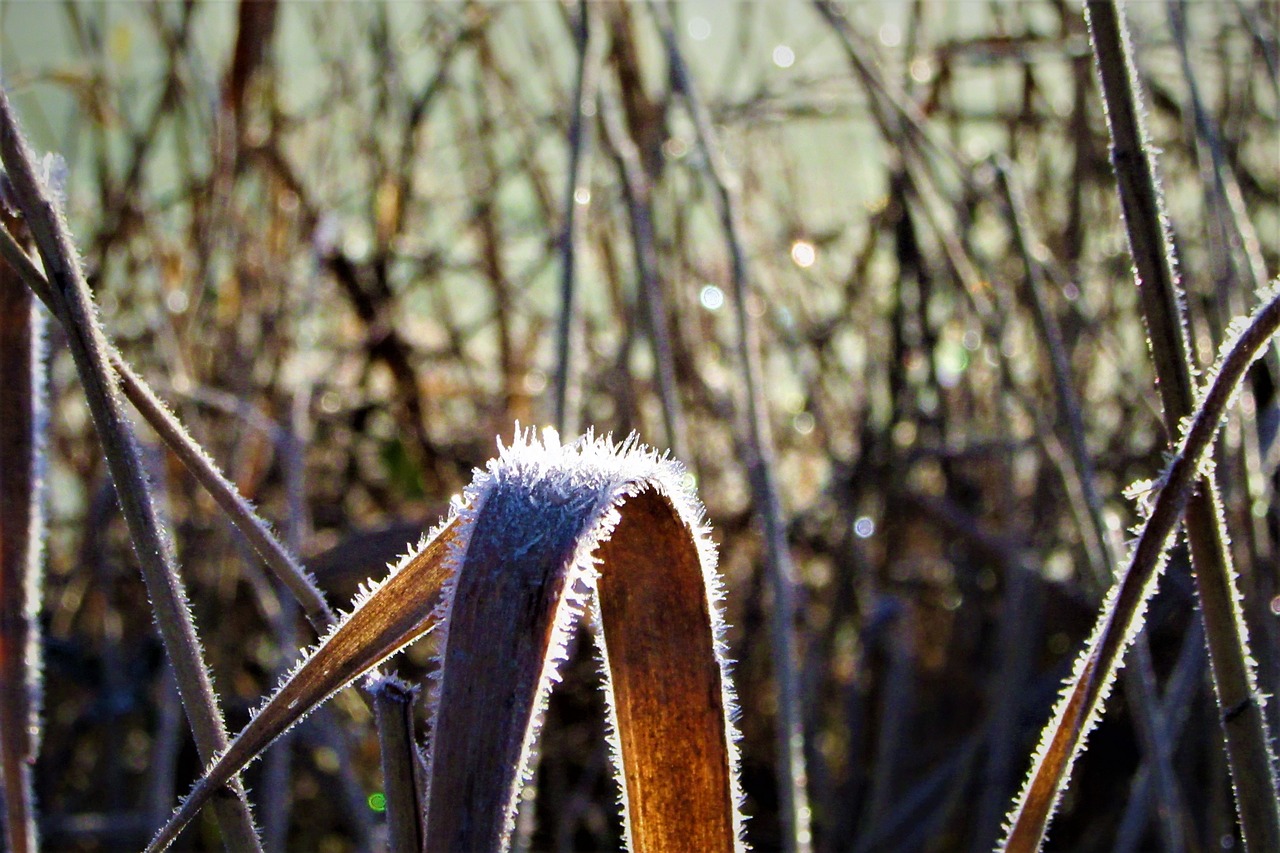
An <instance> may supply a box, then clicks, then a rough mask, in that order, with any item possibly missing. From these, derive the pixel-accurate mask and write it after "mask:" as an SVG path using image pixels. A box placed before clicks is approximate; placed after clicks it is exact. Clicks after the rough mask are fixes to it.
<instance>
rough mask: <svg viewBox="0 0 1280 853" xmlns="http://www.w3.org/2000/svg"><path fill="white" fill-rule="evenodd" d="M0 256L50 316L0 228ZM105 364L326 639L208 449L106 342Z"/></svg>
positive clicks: (33, 273) (268, 535)
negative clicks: (207, 451) (205, 448)
mask: <svg viewBox="0 0 1280 853" xmlns="http://www.w3.org/2000/svg"><path fill="white" fill-rule="evenodd" d="M0 256H2V257H3V258H4V259H5V260H6V261H8V262H9V264H10V265H11V266H13V268H14V269H15V270H17V271H18V274H19V275H20V276H21V278H22V280H23V281H24V282H26V284H27V286H28V287H30V288H31V290H32V292H34V293H35V295H36V296H37V297H39V299H40V301H41V302H43V303H44V304H45V307H47V308H48V309H49V310H50V311H52V310H53V309H54V297H53V293H52V291H51V289H50V287H49V282H48V280H47V279H46V278H45V277H44V274H43V273H42V272H40V270H39V269H37V268H36V266H35V265H34V264H33V263H32V262H31V259H30V258H28V257H27V255H26V253H25V252H23V251H22V248H21V247H20V246H19V245H18V244H17V243H16V242H14V240H13V237H12V236H10V234H9V233H8V232H7V231H6V230H4V228H2V227H0ZM105 345H106V353H107V359H108V360H109V361H110V362H111V368H112V369H113V370H114V371H115V372H116V376H117V377H118V378H119V380H120V387H121V390H123V391H124V394H125V396H126V397H128V398H129V402H131V403H132V404H133V407H134V408H135V409H136V410H137V411H138V414H140V415H141V416H142V417H143V419H144V420H145V421H146V422H147V423H148V424H149V425H150V426H151V428H152V429H154V430H155V431H156V435H158V436H159V437H160V440H161V441H163V442H164V443H165V446H167V447H168V448H169V449H170V450H171V451H173V454H174V455H175V456H177V457H178V459H179V460H181V461H182V463H183V465H185V466H186V468H187V470H188V471H190V472H191V475H192V476H193V477H195V479H196V482H198V483H199V484H200V485H201V486H202V487H203V488H204V490H205V491H206V492H207V493H208V494H209V496H210V497H212V498H213V500H214V502H216V503H217V504H218V506H219V507H220V508H221V509H222V510H223V512H225V513H226V514H227V518H228V519H230V521H231V523H232V524H234V525H235V527H236V529H237V530H239V531H240V533H241V534H242V535H243V536H244V537H245V539H246V540H248V542H249V544H250V545H251V546H253V549H254V550H255V551H257V552H258V556H260V557H262V559H263V561H264V562H265V563H266V564H267V566H268V567H269V568H270V569H271V570H272V571H273V572H274V573H275V575H276V577H277V578H279V579H280V581H281V583H283V584H284V585H285V586H286V587H288V589H289V592H290V593H292V594H293V597H294V598H295V599H296V600H297V602H298V604H299V605H301V607H302V609H303V612H304V613H305V614H306V617H307V621H309V622H310V623H311V625H312V626H313V627H314V628H315V629H316V633H317V634H319V635H321V636H323V635H324V634H325V633H326V632H328V630H329V629H330V628H331V627H332V626H333V622H334V616H333V611H332V610H331V609H330V607H329V605H328V603H327V602H326V601H325V600H324V595H323V594H322V593H321V592H320V589H319V587H317V586H316V583H315V580H314V579H313V578H312V577H311V575H310V573H309V572H308V571H307V570H306V569H305V568H304V567H303V566H302V564H301V563H300V562H298V560H297V558H296V557H294V556H293V554H292V553H290V551H289V549H288V548H286V547H285V546H284V545H283V544H282V543H281V542H280V540H279V539H278V538H276V536H275V535H274V534H273V533H272V532H271V526H270V525H269V524H268V523H267V522H266V521H265V520H264V519H263V518H262V517H261V516H259V515H258V514H257V512H255V511H254V509H253V507H252V505H250V503H249V502H248V501H247V500H246V499H245V498H244V497H243V496H242V495H241V494H240V492H239V491H238V490H237V489H236V487H235V485H234V484H233V483H232V482H231V481H230V480H228V479H227V478H226V476H225V475H224V474H223V473H222V471H221V470H219V468H218V466H217V464H216V463H215V462H214V461H213V460H212V459H210V458H209V456H208V454H207V453H205V451H204V449H203V448H202V447H201V446H200V445H199V444H198V443H197V442H196V440H195V439H193V438H192V437H191V435H190V433H188V432H187V429H186V427H185V426H183V425H182V422H181V421H180V420H178V418H177V417H175V416H174V415H173V413H172V412H170V411H169V408H168V407H167V406H166V405H165V404H164V402H163V401H162V400H161V399H160V397H159V396H158V395H157V394H156V393H155V391H153V390H152V389H151V387H150V386H148V385H147V383H146V382H145V381H143V379H142V378H141V377H140V376H138V374H137V373H135V372H134V370H133V368H132V367H130V366H129V364H128V363H127V362H126V361H125V360H124V358H123V356H121V355H120V352H119V351H118V350H117V349H116V348H115V347H114V346H113V345H112V344H111V342H110V341H106V342H105Z"/></svg>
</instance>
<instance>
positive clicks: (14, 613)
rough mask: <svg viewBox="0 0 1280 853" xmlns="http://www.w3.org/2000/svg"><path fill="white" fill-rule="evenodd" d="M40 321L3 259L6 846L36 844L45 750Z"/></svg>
mask: <svg viewBox="0 0 1280 853" xmlns="http://www.w3.org/2000/svg"><path fill="white" fill-rule="evenodd" d="M43 354H44V315H43V314H42V313H41V312H40V311H39V310H38V309H37V308H36V306H35V303H34V302H33V300H32V299H31V293H30V291H28V290H27V288H26V287H25V286H24V285H23V284H22V281H21V279H20V278H19V277H18V275H17V274H16V273H15V271H14V270H13V268H12V267H11V266H10V265H8V264H6V263H4V262H3V261H2V260H0V388H2V389H4V391H3V393H4V413H3V417H0V779H2V780H3V785H2V787H0V800H2V801H3V802H4V827H5V840H6V849H8V850H10V851H13V853H34V851H36V850H37V849H39V848H38V843H39V842H38V834H37V832H36V811H35V795H34V791H33V787H32V764H33V762H34V761H35V758H36V753H37V751H38V749H39V732H40V728H39V726H40V704H41V701H40V700H41V694H42V691H43V686H44V685H43V675H44V673H43V667H42V660H41V654H40V620H39V617H40V608H41V586H42V576H43V564H44V537H45V528H44V507H43V499H42V495H43V491H44V490H43V479H44V470H43V469H44V467H45V464H44V459H45V441H44V433H45V425H46V423H47V404H46V400H45V397H46V389H45V385H44V381H43V367H42V360H43Z"/></svg>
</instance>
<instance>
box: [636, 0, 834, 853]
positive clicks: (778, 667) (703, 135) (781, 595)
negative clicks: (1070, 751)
mask: <svg viewBox="0 0 1280 853" xmlns="http://www.w3.org/2000/svg"><path fill="white" fill-rule="evenodd" d="M649 7H650V8H651V9H652V10H653V13H654V16H655V18H656V19H657V21H658V27H659V29H660V30H661V32H662V39H663V42H664V43H665V45H666V48H667V55H668V58H669V62H670V64H671V74H672V78H673V83H674V85H675V87H676V88H677V89H678V91H679V92H680V93H681V95H682V96H683V98H684V101H685V104H686V106H687V107H688V110H689V113H690V116H691V117H692V118H693V124H694V129H695V132H696V134H697V139H698V146H699V148H701V150H702V153H703V156H704V159H705V164H706V175H707V178H708V180H709V181H710V182H711V184H712V186H713V189H714V190H715V192H714V194H713V195H714V198H715V201H716V207H717V210H718V212H719V214H720V221H721V225H722V227H723V228H724V232H725V239H726V240H727V241H728V244H729V254H730V266H731V268H732V277H731V283H732V288H733V297H734V298H733V310H734V321H735V324H736V326H737V331H738V342H737V343H738V362H739V368H740V369H741V371H742V383H743V387H744V394H743V400H742V404H743V407H744V409H745V415H746V418H745V420H746V424H745V426H746V438H747V455H748V458H747V469H748V473H749V475H750V480H751V484H752V490H753V491H754V493H755V499H756V511H757V512H758V513H759V514H760V518H761V521H762V523H763V525H764V545H765V554H766V571H767V574H768V578H769V584H770V587H771V589H772V592H773V609H772V612H771V613H770V621H771V628H772V635H773V636H772V641H773V665H774V677H775V679H776V680H777V691H778V754H777V768H776V773H777V776H778V800H779V811H780V814H781V818H782V825H783V843H784V845H785V846H786V849H787V850H788V851H790V853H806V851H808V850H809V849H810V847H811V845H812V839H811V831H810V810H809V794H808V781H807V775H806V772H805V763H804V729H803V716H802V714H801V710H800V696H801V690H800V675H799V668H798V665H797V654H796V639H795V624H794V623H795V612H796V591H795V588H796V574H795V568H794V566H793V565H792V562H791V553H790V551H789V550H788V547H787V531H786V524H785V521H784V520H783V517H782V503H781V500H780V498H779V495H778V486H777V480H776V477H775V473H774V454H773V439H772V436H771V435H770V430H769V423H768V418H767V412H766V409H765V404H764V392H763V388H762V387H761V381H762V380H761V376H760V373H761V367H760V342H759V337H758V331H757V329H756V326H755V323H754V322H753V321H752V318H751V313H750V311H749V309H748V307H747V303H748V302H749V301H750V300H751V299H753V298H754V297H753V296H752V294H751V285H750V283H749V282H750V276H749V273H748V270H747V254H746V248H745V243H744V241H743V237H742V221H741V206H740V205H739V204H738V201H737V199H736V197H735V190H734V185H733V183H732V179H731V178H730V176H729V173H728V167H727V165H726V164H725V162H724V155H723V153H722V152H721V149H720V146H719V141H718V140H717V139H716V136H715V130H714V128H713V127H712V124H711V116H710V114H709V113H708V112H707V109H706V106H705V105H704V104H703V102H702V101H701V99H700V98H699V97H698V94H697V90H696V89H695V88H694V85H693V78H692V76H691V75H690V73H689V69H688V66H687V65H685V61H684V56H683V54H682V53H681V51H680V45H679V43H678V42H677V41H676V36H675V26H674V23H673V22H672V20H671V13H670V10H669V9H668V8H667V5H666V4H665V3H661V2H651V3H650V4H649Z"/></svg>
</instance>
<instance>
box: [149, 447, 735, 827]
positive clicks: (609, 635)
mask: <svg viewBox="0 0 1280 853" xmlns="http://www.w3.org/2000/svg"><path fill="white" fill-rule="evenodd" d="M715 565H716V557H715V551H714V548H713V546H712V544H711V541H710V538H709V536H708V532H707V528H706V527H705V525H704V523H703V521H702V510H701V507H700V505H699V504H698V502H697V500H696V498H695V497H694V495H693V494H692V492H691V491H690V490H689V489H688V488H687V487H686V486H685V484H684V480H683V469H682V468H681V467H680V465H679V464H678V463H676V462H674V461H672V460H670V459H666V458H662V457H659V456H658V455H657V454H655V453H654V452H652V451H650V450H648V449H645V448H641V447H640V446H638V445H637V444H636V443H635V442H634V441H633V440H632V439H628V440H627V441H625V442H623V443H621V444H615V443H614V442H613V441H612V440H610V439H608V438H606V439H596V438H594V437H593V436H591V435H590V434H588V435H587V436H585V437H583V438H581V439H579V440H578V441H575V442H573V443H570V444H564V445H562V444H561V443H560V441H559V438H558V436H557V435H556V433H555V432H554V431H551V430H547V431H545V432H544V433H543V434H542V436H541V438H538V437H535V436H534V434H533V433H532V432H520V431H519V430H517V437H516V440H515V441H514V443H513V444H512V446H510V447H506V448H501V452H500V454H499V456H498V458H497V459H496V460H494V461H492V462H490V463H489V466H488V469H487V470H486V471H483V472H479V473H477V476H476V478H475V480H474V481H473V482H472V484H471V486H470V487H469V488H468V489H467V490H466V491H465V492H464V493H463V496H462V498H461V499H460V500H459V501H457V502H455V505H454V508H453V510H452V511H451V513H450V516H449V518H447V519H446V520H445V521H444V522H442V524H441V525H440V526H439V527H438V528H437V529H436V530H435V531H434V532H433V533H432V534H431V535H429V536H428V537H427V538H426V539H425V540H424V543H423V544H422V545H421V546H420V547H419V549H418V550H417V551H416V552H415V553H412V554H410V555H408V556H406V557H405V558H404V559H403V560H402V561H401V564H400V565H399V566H398V567H397V568H396V569H395V570H393V572H392V574H391V575H390V576H389V577H388V578H387V580H385V581H384V582H383V583H382V584H381V585H379V586H378V587H376V588H375V589H373V590H372V591H369V592H367V593H365V594H364V595H362V596H361V598H360V599H358V601H357V604H356V606H355V609H354V610H353V611H352V613H351V615H350V616H348V617H347V618H346V619H345V620H343V621H342V622H341V623H340V624H339V626H338V627H337V628H336V629H335V630H334V631H333V632H332V633H331V634H330V635H329V636H328V637H327V638H326V639H325V640H324V641H322V642H321V644H320V645H319V647H318V648H317V649H316V650H315V652H314V653H312V654H311V655H310V656H309V657H307V658H306V659H305V660H304V661H303V662H302V663H301V664H300V665H299V667H298V668H297V669H296V670H295V671H294V673H293V674H292V675H291V676H290V677H289V678H287V679H286V680H285V682H284V684H283V686H282V687H281V688H280V690H279V691H278V692H277V693H276V694H275V695H274V696H273V697H272V698H271V699H270V700H269V701H268V702H267V703H266V705H264V706H263V708H262V710H261V711H260V712H259V713H258V714H257V715H256V716H255V717H254V719H253V720H252V722H250V724H249V725H248V726H247V727H246V728H245V730H244V731H243V732H242V733H241V734H240V735H239V737H237V738H236V740H235V741H234V742H233V743H232V745H231V747H230V748H229V749H228V751H227V753H226V754H225V755H224V756H222V757H221V758H220V759H219V760H218V761H216V762H215V763H214V764H213V765H212V766H211V767H210V769H209V771H208V772H207V773H206V775H205V777H204V778H203V779H201V780H200V781H199V782H198V783H197V784H196V786H195V788H194V789H193V791H192V793H191V795H190V796H189V797H188V798H187V799H186V800H185V801H184V802H183V803H182V805H181V806H180V807H179V809H178V811H177V812H176V813H175V814H174V816H173V817H172V818H171V819H170V821H169V823H168V824H167V825H166V826H165V827H164V828H163V829H162V830H161V831H160V833H159V834H158V835H157V836H156V838H155V839H154V840H153V842H152V844H151V846H150V847H149V848H148V850H151V851H158V850H161V849H163V848H164V847H165V846H167V845H168V844H169V843H170V842H172V840H173V839H174V837H175V836H176V835H177V833H178V831H180V830H181V828H182V827H183V826H184V825H185V824H186V823H187V822H188V821H189V820H190V819H191V818H192V817H193V816H194V815H195V814H196V812H197V811H198V810H199V809H200V807H201V806H202V805H203V804H204V803H205V802H206V801H207V800H208V798H209V796H210V794H211V793H212V792H214V791H216V790H217V789H218V787H219V786H220V785H221V784H222V783H223V782H224V781H225V780H226V779H228V778H230V777H232V776H233V775H234V774H236V773H238V772H239V771H240V770H241V769H242V768H243V767H244V766H245V765H246V764H247V763H248V762H250V761H252V760H253V759H254V758H255V757H256V756H257V755H259V754H260V753H261V752H262V750H263V749H264V748H266V746H268V745H269V744H270V742H271V741H272V740H274V739H275V738H276V737H278V736H279V735H280V734H281V733H282V732H283V731H285V730H286V729H287V728H288V727H289V726H291V725H292V724H293V723H295V722H296V721H297V720H298V719H300V718H301V717H302V716H303V715H305V714H306V713H307V712H308V711H310V710H311V709H312V708H314V707H316V706H317V705H318V704H320V703H321V702H323V701H324V700H325V699H326V698H328V697H329V696H330V695H332V694H333V693H334V692H336V691H337V690H338V689H340V688H341V687H343V686H345V685H346V684H349V683H350V682H351V681H353V680H354V679H355V678H357V677H358V676H359V675H360V674H361V673H363V672H365V671H367V670H368V669H370V668H371V667H373V666H375V665H376V664H378V663H380V662H381V661H382V660H384V659H385V658H387V657H388V656H390V655H391V654H394V653H395V652H396V651H398V650H399V649H401V648H403V647H404V646H405V645H407V644H408V643H410V642H412V641H414V640H415V639H417V638H419V637H421V636H422V635H423V634H425V633H427V632H428V631H430V630H431V629H432V628H433V627H435V626H437V625H440V626H442V631H443V632H444V634H445V636H444V638H443V642H442V647H443V651H442V653H441V654H442V665H441V667H440V669H439V676H438V678H439V683H438V684H437V685H436V687H437V689H436V691H435V694H436V695H435V697H434V708H433V725H432V732H433V735H432V742H431V744H430V750H429V774H428V791H427V797H426V799H427V806H426V811H427V813H426V849H428V850H458V849H465V850H478V851H479V850H503V849H506V848H507V847H508V846H509V844H510V840H511V834H512V830H513V827H514V822H515V814H516V804H517V802H518V800H519V796H520V793H521V791H522V789H523V786H524V784H525V783H526V782H527V781H528V780H529V778H530V776H531V774H532V772H533V753H534V747H535V744H536V741H537V735H538V729H539V726H540V725H541V722H542V719H543V716H544V712H545V709H546V703H547V698H548V696H549V695H550V691H551V688H552V686H553V685H554V683H555V682H556V681H557V680H558V678H559V676H558V670H559V667H560V666H561V664H563V662H564V660H565V657H566V646H567V643H568V641H569V639H570V637H571V635H572V632H573V630H574V629H575V628H576V627H577V626H578V625H579V624H580V623H581V622H582V620H583V618H584V615H585V613H586V611H587V610H588V609H590V610H591V611H592V612H593V613H594V615H595V616H596V617H597V618H598V621H599V627H600V629H601V630H600V631H599V632H597V636H598V638H599V642H600V645H601V647H602V654H601V659H602V661H603V670H604V676H605V678H604V683H605V690H606V694H607V700H608V708H609V723H610V743H611V746H612V749H613V755H614V761H615V767H616V768H617V778H618V784H619V788H620V791H621V797H622V807H623V811H624V827H625V832H626V835H627V844H628V847H629V849H631V850H633V851H667V850H687V849H697V850H707V851H711V850H725V851H728V850H740V849H742V840H741V839H742V817H741V813H740V810H739V803H740V800H741V791H740V788H739V785H738V776H737V771H738V752H737V746H736V733H735V730H734V727H733V725H732V723H731V718H732V715H733V712H734V707H735V700H734V696H733V693H732V688H731V686H730V682H729V673H728V663H727V658H726V656H725V649H724V645H723V639H722V637H723V628H724V626H723V623H722V621H721V616H720V611H719V601H720V598H721V596H722V594H723V591H722V587H721V585H720V581H719V576H718V575H717V573H716V568H715Z"/></svg>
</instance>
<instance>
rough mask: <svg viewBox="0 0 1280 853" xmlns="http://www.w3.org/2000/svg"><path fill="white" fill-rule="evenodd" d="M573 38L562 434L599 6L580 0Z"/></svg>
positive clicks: (598, 49) (558, 394) (561, 333)
mask: <svg viewBox="0 0 1280 853" xmlns="http://www.w3.org/2000/svg"><path fill="white" fill-rule="evenodd" d="M574 37H575V40H576V42H577V48H578V74H577V85H576V86H575V88H574V92H573V96H574V100H573V118H572V121H571V122H570V125H569V181H568V187H567V191H566V193H565V203H564V231H563V233H562V234H561V235H560V320H559V324H558V327H557V334H556V384H555V394H554V405H555V415H554V417H555V424H556V427H557V428H558V429H559V430H560V431H561V432H573V431H574V428H573V427H574V425H573V424H572V423H571V422H570V421H571V416H570V412H569V410H570V407H571V405H572V404H573V402H574V401H573V400H572V397H573V394H572V391H571V386H572V382H571V376H570V374H571V373H572V371H573V356H574V338H575V325H576V317H575V312H576V309H575V305H576V303H577V281H576V276H577V263H578V257H577V248H578V232H579V230H580V226H579V222H580V221H581V220H580V217H579V210H580V209H581V210H582V211H585V210H586V207H587V204H589V203H590V200H591V189H590V184H591V181H590V169H589V168H588V165H589V163H590V152H591V146H592V138H593V136H594V135H595V134H594V132H593V129H594V127H595V115H596V110H597V103H598V99H597V95H598V93H599V87H600V66H601V64H602V61H603V58H604V51H603V43H604V40H605V39H604V27H603V26H602V25H601V21H600V11H599V4H597V3H589V2H587V1H586V0H582V2H580V3H579V4H578V20H577V27H576V29H575V32H574Z"/></svg>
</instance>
